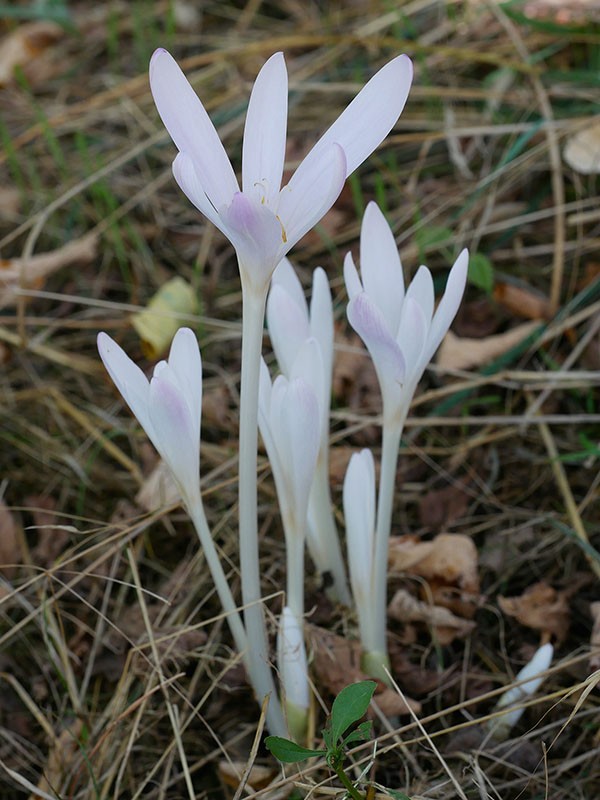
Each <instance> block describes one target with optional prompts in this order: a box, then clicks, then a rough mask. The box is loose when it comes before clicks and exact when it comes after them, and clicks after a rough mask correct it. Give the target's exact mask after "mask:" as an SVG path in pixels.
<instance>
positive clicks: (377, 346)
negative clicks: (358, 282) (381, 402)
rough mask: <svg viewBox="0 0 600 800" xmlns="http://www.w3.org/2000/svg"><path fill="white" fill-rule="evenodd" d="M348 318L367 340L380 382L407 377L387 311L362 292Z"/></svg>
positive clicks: (392, 381)
mask: <svg viewBox="0 0 600 800" xmlns="http://www.w3.org/2000/svg"><path fill="white" fill-rule="evenodd" d="M347 314H348V320H349V322H350V325H352V327H353V328H354V330H355V331H356V332H357V333H358V335H359V336H360V338H361V339H362V340H363V342H364V343H365V344H366V346H367V349H368V351H369V353H370V354H371V358H372V359H373V363H374V365H375V369H376V370H377V375H378V377H379V382H380V384H382V390H383V384H386V385H387V384H389V383H396V384H400V383H402V382H403V381H404V374H405V362H404V356H403V355H402V351H401V349H400V347H399V346H398V343H397V342H396V340H395V339H394V338H393V337H392V336H391V334H390V332H389V330H388V328H387V326H386V323H385V320H384V318H383V315H382V313H381V311H379V309H378V308H377V306H376V305H375V304H374V303H373V301H372V300H371V298H370V297H369V296H368V295H367V294H366V293H365V292H361V293H360V294H359V295H357V296H356V297H355V298H354V299H353V300H351V301H350V302H349V303H348V310H347Z"/></svg>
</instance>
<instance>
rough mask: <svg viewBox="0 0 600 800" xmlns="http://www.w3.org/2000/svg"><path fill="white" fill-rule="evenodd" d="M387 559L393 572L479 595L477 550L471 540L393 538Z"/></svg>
mask: <svg viewBox="0 0 600 800" xmlns="http://www.w3.org/2000/svg"><path fill="white" fill-rule="evenodd" d="M388 558H389V568H390V570H391V571H392V572H410V573H412V574H413V575H420V576H421V577H422V578H425V579H426V580H433V579H436V580H438V581H443V582H444V583H445V584H447V585H454V586H458V587H459V588H460V589H462V590H463V591H465V592H470V593H471V594H473V595H477V594H479V574H478V570H477V548H476V547H475V544H474V542H473V540H472V539H471V537H470V536H465V535H464V534H462V533H440V534H439V535H438V536H436V537H435V539H432V540H431V541H427V542H422V541H420V540H418V539H416V538H415V537H413V536H392V537H391V538H390V547H389V556H388Z"/></svg>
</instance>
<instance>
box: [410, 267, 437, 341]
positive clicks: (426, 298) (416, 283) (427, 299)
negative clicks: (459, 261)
mask: <svg viewBox="0 0 600 800" xmlns="http://www.w3.org/2000/svg"><path fill="white" fill-rule="evenodd" d="M406 296H407V297H412V299H413V300H415V301H416V302H417V303H418V304H419V305H420V306H421V310H422V311H423V316H424V317H425V322H426V324H427V327H429V325H430V324H431V318H432V316H433V304H434V300H435V294H434V291H433V278H432V277H431V272H430V271H429V270H428V269H427V267H425V266H423V265H421V266H420V267H419V269H418V270H417V273H416V275H415V277H414V278H413V279H412V281H411V282H410V286H409V287H408V289H407V291H406Z"/></svg>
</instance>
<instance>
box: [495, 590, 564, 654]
mask: <svg viewBox="0 0 600 800" xmlns="http://www.w3.org/2000/svg"><path fill="white" fill-rule="evenodd" d="M567 594H568V593H567V592H565V591H557V590H556V589H554V588H553V587H552V586H549V585H548V584H547V583H545V582H544V581H540V582H539V583H535V584H534V585H533V586H530V587H529V588H528V589H527V590H526V591H525V592H523V594H522V595H520V596H519V597H502V596H499V597H498V603H499V605H500V608H501V609H502V611H503V612H504V613H505V614H507V615H508V616H509V617H515V619H516V620H518V621H519V622H520V623H521V625H525V626H526V627H527V628H533V629H534V630H538V631H541V632H542V640H541V643H542V644H544V643H545V642H548V641H549V640H550V638H551V637H552V636H554V637H555V638H556V644H557V645H560V644H561V642H562V641H563V640H564V638H565V636H566V634H567V631H568V629H569V622H570V612H569V605H568V603H567Z"/></svg>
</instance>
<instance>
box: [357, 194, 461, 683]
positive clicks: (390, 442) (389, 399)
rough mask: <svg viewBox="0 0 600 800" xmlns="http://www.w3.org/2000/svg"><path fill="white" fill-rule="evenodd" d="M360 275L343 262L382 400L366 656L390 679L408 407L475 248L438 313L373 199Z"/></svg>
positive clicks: (427, 278)
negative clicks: (372, 607)
mask: <svg viewBox="0 0 600 800" xmlns="http://www.w3.org/2000/svg"><path fill="white" fill-rule="evenodd" d="M360 261H361V276H362V280H361V278H359V276H358V272H357V269H356V267H355V265H354V261H353V259H352V255H351V254H350V253H348V254H347V255H346V258H345V261H344V279H345V282H346V289H347V291H348V295H349V297H350V302H349V304H348V310H347V313H348V320H349V322H350V324H351V325H352V327H353V328H354V330H355V331H356V332H357V333H358V335H359V336H360V337H361V338H362V340H363V342H364V343H365V345H366V346H367V349H368V350H369V353H370V355H371V358H372V359H373V364H374V366H375V370H376V372H377V378H378V381H379V386H380V389H381V396H382V400H383V438H382V452H381V473H380V481H379V497H378V502H377V528H376V532H375V555H374V578H373V590H374V592H376V594H377V601H376V609H377V610H376V613H375V615H374V620H373V625H374V626H375V629H376V630H375V634H374V637H375V650H374V653H375V655H374V656H373V658H370V657H369V654H368V653H367V654H366V658H367V660H368V661H369V662H370V674H372V675H373V676H374V677H378V678H380V679H381V680H383V681H388V678H387V676H386V673H385V670H384V667H385V666H388V665H387V663H386V662H387V658H386V659H384V660H383V661H382V662H381V663H380V664H379V666H378V664H377V660H378V658H379V656H380V654H381V653H384V654H385V653H386V649H387V648H386V600H387V591H386V590H387V559H388V546H389V536H390V529H391V524H392V506H393V500H394V481H395V476H396V464H397V460H398V449H399V446H400V437H401V435H402V429H403V426H404V421H405V419H406V415H407V414H408V409H409V406H410V403H411V400H412V397H413V394H414V392H415V389H416V387H417V384H418V382H419V380H420V379H421V376H422V375H423V372H424V370H425V367H426V366H427V364H428V362H429V360H430V359H431V357H432V356H433V354H434V353H435V351H436V350H437V348H438V347H439V345H440V343H441V341H442V339H443V337H444V335H445V334H446V332H447V330H448V328H449V327H450V324H451V323H452V320H453V319H454V316H455V315H456V312H457V310H458V306H459V305H460V301H461V299H462V296H463V292H464V289H465V284H466V280H467V268H468V262H469V259H468V253H467V251H466V250H463V251H462V252H461V254H460V255H459V256H458V258H457V259H456V262H455V263H454V266H453V267H452V269H451V270H450V274H449V276H448V281H447V283H446V290H445V292H444V295H443V297H442V299H441V300H440V303H439V305H438V307H437V310H436V311H435V314H434V292H433V278H432V277H431V273H430V272H429V270H428V269H427V267H424V266H421V267H420V268H419V270H418V271H417V273H416V275H415V277H414V279H413V280H412V282H411V284H410V286H409V287H408V290H407V291H406V294H405V292H404V278H403V275H402V264H401V263H400V257H399V255H398V250H397V248H396V242H395V239H394V235H393V233H392V231H391V229H390V227H389V225H388V223H387V222H386V220H385V217H384V216H383V213H382V212H381V211H380V209H379V207H378V206H377V205H376V203H373V202H371V203H369V205H368V206H367V208H366V211H365V215H364V217H363V221H362V227H361V234H360Z"/></svg>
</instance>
